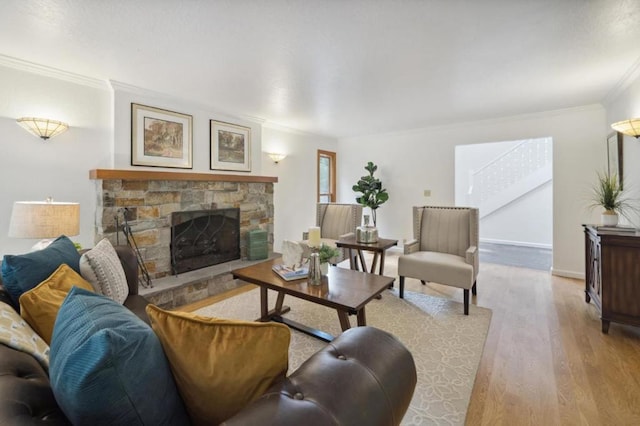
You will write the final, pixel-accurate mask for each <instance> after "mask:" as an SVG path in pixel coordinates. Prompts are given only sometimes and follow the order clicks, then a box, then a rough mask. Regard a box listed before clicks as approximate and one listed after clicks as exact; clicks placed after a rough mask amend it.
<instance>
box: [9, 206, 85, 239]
mask: <svg viewBox="0 0 640 426" xmlns="http://www.w3.org/2000/svg"><path fill="white" fill-rule="evenodd" d="M78 234H80V204H78V203H65V202H54V201H51V202H48V201H16V202H15V203H14V204H13V210H12V212H11V222H10V224H9V237H13V238H56V237H59V236H60V235H66V236H68V237H72V236H74V235H78Z"/></svg>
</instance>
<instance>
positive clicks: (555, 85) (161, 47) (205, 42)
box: [0, 0, 640, 137]
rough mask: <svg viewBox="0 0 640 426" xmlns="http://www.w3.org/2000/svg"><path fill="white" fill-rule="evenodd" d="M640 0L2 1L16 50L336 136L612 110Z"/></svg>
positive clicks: (1, 28) (0, 27)
mask: <svg viewBox="0 0 640 426" xmlns="http://www.w3.org/2000/svg"><path fill="white" fill-rule="evenodd" d="M639 23H640V1H638V0H628V1H625V0H535V1H533V0H481V1H480V0H478V1H472V0H465V1H463V0H431V1H429V0H424V1H418V0H404V1H402V0H396V1H392V0H344V1H337V0H298V1H296V0H288V1H287V0H262V1H260V0H255V1H251V0H236V1H221V0H217V1H216V0H208V1H207V0H189V1H177V0H174V1H168V0H135V1H126V0H111V1H98V0H36V1H30V0H2V1H1V2H0V54H3V55H7V56H11V57H15V58H19V59H22V60H26V61H30V62H35V63H37V64H42V65H46V66H50V67H53V68H58V69H61V70H66V71H71V72H74V73H77V74H81V75H85V76H89V77H94V78H99V79H112V80H116V81H120V82H123V83H128V84H131V85H135V86H139V87H142V88H146V89H151V90H155V91H159V92H162V93H166V94H168V95H171V96H177V97H179V98H185V99H191V100H194V101H197V102H198V103H205V104H208V105H211V106H212V107H213V108H215V109H217V110H220V111H223V112H227V113H230V114H235V115H240V116H250V117H256V118H260V119H263V120H265V121H266V122H268V123H274V124H280V125H284V126H288V127H291V128H295V129H299V130H303V131H307V132H312V133H318V134H324V135H331V136H336V137H344V136H353V135H361V134H371V133H381V132H390V131H397V130H406V129H411V128H418V127H426V126H432V125H441V124H449V123H453V122H460V121H465V122H466V121H473V120H479V119H488V118H493V117H501V116H509V115H516V114H523V113H531V112H539V111H547V110H553V109H560V108H567V107H573V106H580V105H585V104H590V103H596V102H601V101H602V100H603V99H604V98H605V97H606V96H607V94H608V93H610V92H611V91H612V90H614V89H615V88H616V86H617V85H618V84H619V83H620V81H621V80H622V79H623V77H624V76H625V75H626V74H627V73H629V72H631V71H632V70H633V68H634V66H637V63H638V60H639V58H640V42H639V40H640V24H639Z"/></svg>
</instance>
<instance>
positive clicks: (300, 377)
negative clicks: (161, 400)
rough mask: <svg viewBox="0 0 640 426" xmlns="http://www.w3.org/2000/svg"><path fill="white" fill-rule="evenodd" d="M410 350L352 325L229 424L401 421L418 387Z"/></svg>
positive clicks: (386, 336)
mask: <svg viewBox="0 0 640 426" xmlns="http://www.w3.org/2000/svg"><path fill="white" fill-rule="evenodd" d="M416 380H417V376H416V367H415V363H414V361H413V357H412V355H411V353H410V352H409V351H408V350H407V349H406V347H405V346H404V345H403V344H402V343H401V342H400V341H399V340H397V339H396V338H395V337H394V336H392V335H391V334H389V333H387V332H385V331H382V330H380V329H377V328H373V327H356V328H352V329H349V330H347V331H346V332H344V333H343V334H341V335H340V336H338V337H337V338H336V339H335V340H334V341H333V342H331V343H329V344H328V345H327V346H326V347H325V348H324V349H322V350H320V351H318V352H317V353H316V354H315V355H313V356H312V357H311V358H309V359H308V360H307V361H306V362H305V363H304V364H303V365H301V366H300V368H298V369H297V370H296V371H295V372H294V373H293V374H291V375H290V376H289V377H287V378H286V379H285V380H284V381H282V382H279V383H277V384H275V385H273V386H272V387H271V388H270V389H269V390H268V391H267V392H266V393H265V394H264V395H263V396H261V397H260V398H258V399H257V400H256V401H254V402H253V403H252V404H250V405H249V406H247V407H245V408H244V409H243V410H242V411H241V412H240V413H238V414H237V415H235V416H234V417H232V418H231V419H229V420H227V421H226V422H225V423H223V424H224V425H227V426H233V425H238V426H239V425H242V426H247V425H261V426H264V425H279V426H287V425H291V426H293V425H296V426H297V425H305V426H313V425H319V426H320V425H322V426H327V425H369V426H373V425H398V424H400V421H401V420H402V417H403V416H404V414H405V412H406V411H407V408H408V407H409V403H410V402H411V397H412V396H413V391H414V389H415V386H416Z"/></svg>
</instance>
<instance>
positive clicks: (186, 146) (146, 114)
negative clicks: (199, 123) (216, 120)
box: [131, 103, 193, 169]
mask: <svg viewBox="0 0 640 426" xmlns="http://www.w3.org/2000/svg"><path fill="white" fill-rule="evenodd" d="M192 128H193V117H192V116H190V115H186V114H180V113H178V112H173V111H167V110H164V109H160V108H154V107H150V106H145V105H139V104H134V103H132V104H131V165H132V166H155V167H177V168H181V169H191V168H193V130H192Z"/></svg>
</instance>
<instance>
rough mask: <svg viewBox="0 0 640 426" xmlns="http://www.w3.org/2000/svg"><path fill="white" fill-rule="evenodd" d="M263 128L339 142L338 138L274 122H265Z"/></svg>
mask: <svg viewBox="0 0 640 426" xmlns="http://www.w3.org/2000/svg"><path fill="white" fill-rule="evenodd" d="M262 127H263V128H267V129H271V130H276V131H280V132H286V133H291V134H294V135H300V136H311V137H316V138H326V139H333V140H336V141H337V140H338V138H337V137H335V136H332V135H329V134H322V133H313V132H308V131H306V130H300V129H295V128H293V127H289V126H286V125H284V124H280V123H276V122H274V121H268V120H265V122H264V123H263V124H262Z"/></svg>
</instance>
